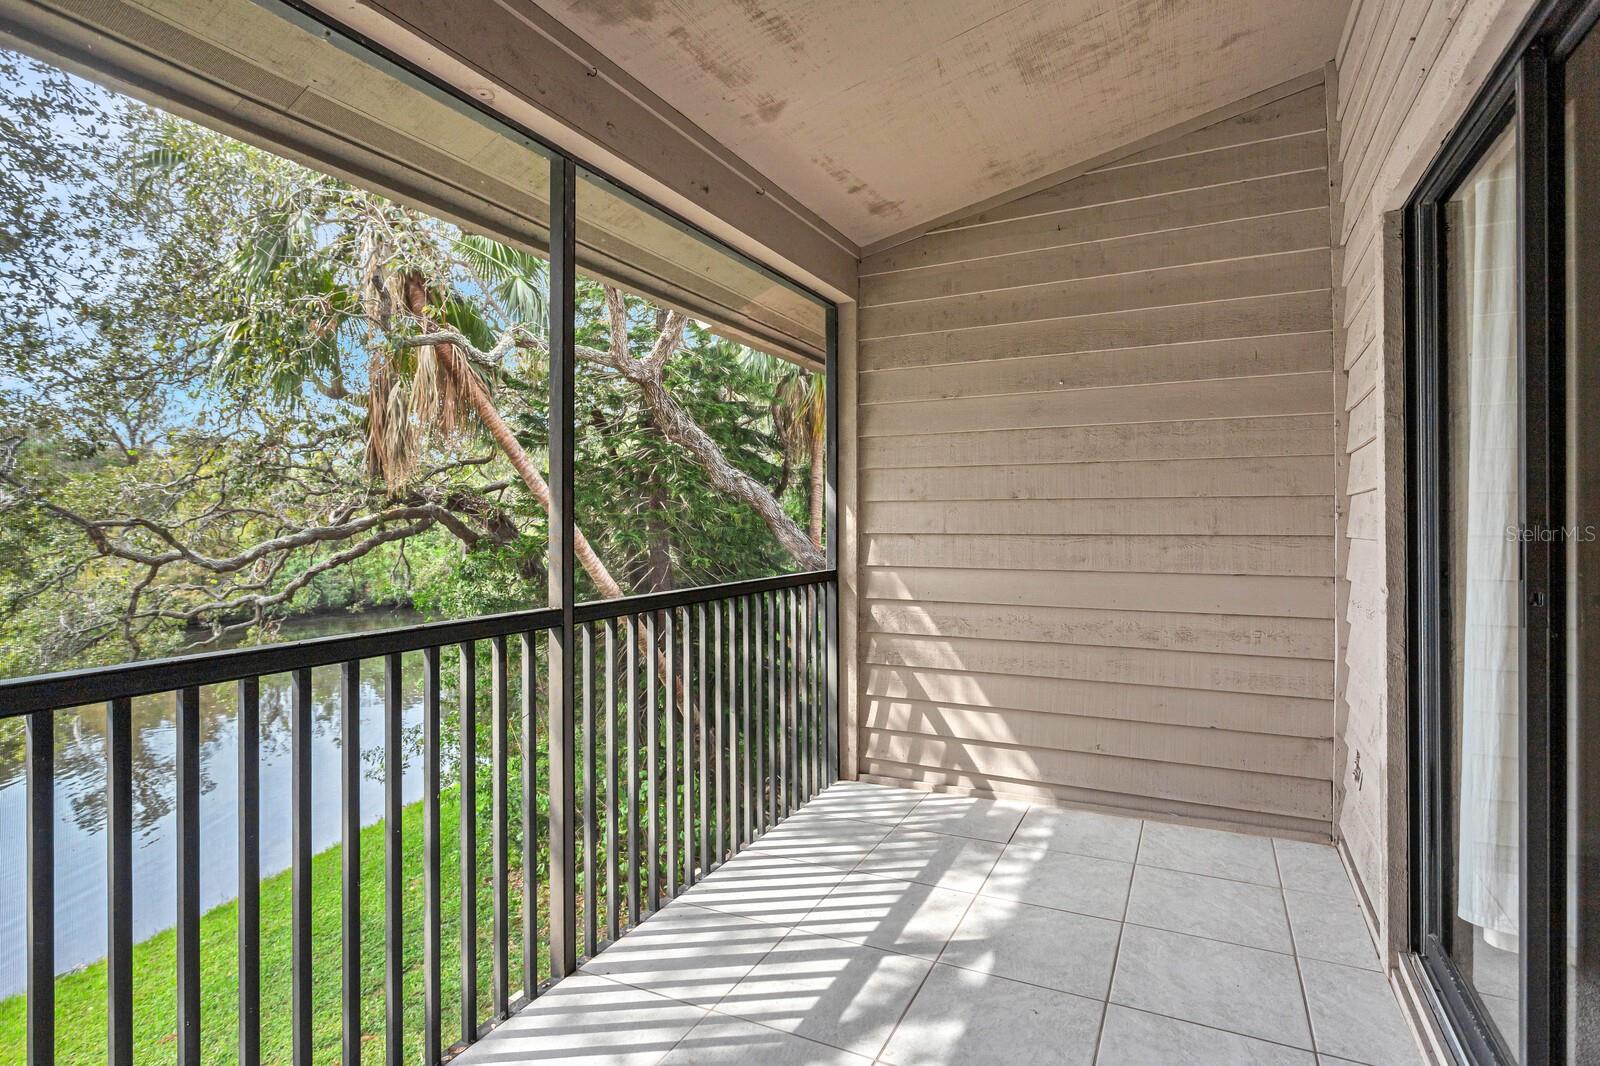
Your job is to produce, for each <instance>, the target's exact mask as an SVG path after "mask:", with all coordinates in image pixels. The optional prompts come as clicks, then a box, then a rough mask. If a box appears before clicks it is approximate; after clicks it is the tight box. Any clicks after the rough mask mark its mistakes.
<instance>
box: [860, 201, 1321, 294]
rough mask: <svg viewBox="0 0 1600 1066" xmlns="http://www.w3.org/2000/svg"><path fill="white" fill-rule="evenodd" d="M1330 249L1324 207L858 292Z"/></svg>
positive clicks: (951, 290)
mask: <svg viewBox="0 0 1600 1066" xmlns="http://www.w3.org/2000/svg"><path fill="white" fill-rule="evenodd" d="M1327 246H1328V209H1327V207H1326V206H1321V207H1312V208H1306V209H1303V210H1300V211H1289V212H1285V213H1281V214H1271V215H1263V216H1261V217H1259V218H1250V219H1244V220H1237V221H1236V220H1227V221H1223V222H1210V223H1201V224H1197V225H1193V226H1185V227H1181V228H1171V229H1162V230H1158V231H1156V232H1154V233H1141V234H1135V235H1132V236H1124V237H1114V238H1109V239H1106V240H1099V241H1087V242H1084V243H1081V244H1069V245H1062V246H1060V247H1056V248H1048V249H1045V250H1042V251H1035V252H1024V253H1018V254H1012V255H1005V256H1000V257H996V258H993V259H990V260H985V261H984V262H983V263H982V264H981V266H976V265H975V264H973V263H971V262H964V263H957V264H952V265H950V266H944V267H936V268H933V269H930V270H915V271H900V272H898V273H893V274H878V275H872V276H868V277H865V278H862V279H861V293H862V299H863V300H864V301H866V302H868V303H870V304H873V305H886V304H895V303H900V302H903V301H908V300H929V299H947V298H949V297H953V296H961V295H965V294H968V293H978V292H996V291H1001V290H1005V289H1010V288H1017V287H1020V286H1026V285H1043V284H1052V283H1057V282H1061V281H1065V280H1069V279H1073V278H1092V277H1104V276H1107V275H1119V274H1129V273H1133V272H1135V271H1138V270H1152V269H1157V268H1160V267H1174V266H1181V265H1184V264H1189V263H1204V262H1213V261H1218V260H1227V259H1243V258H1246V257H1249V256H1255V255H1265V254H1269V253H1279V252H1293V251H1300V250H1303V249H1306V248H1326V247H1327Z"/></svg>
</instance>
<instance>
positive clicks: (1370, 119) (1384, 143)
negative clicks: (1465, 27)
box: [1345, 0, 1463, 218]
mask: <svg viewBox="0 0 1600 1066" xmlns="http://www.w3.org/2000/svg"><path fill="white" fill-rule="evenodd" d="M1462 5H1463V0H1431V2H1426V3H1425V2H1422V0H1413V2H1411V3H1406V4H1404V5H1403V6H1404V8H1405V10H1406V12H1407V13H1408V15H1410V16H1411V20H1412V21H1411V23H1410V25H1409V27H1402V28H1401V29H1400V30H1398V31H1397V32H1396V33H1395V34H1394V35H1393V37H1392V39H1391V41H1390V42H1386V51H1387V52H1388V53H1389V55H1390V57H1391V61H1390V63H1389V65H1388V66H1387V67H1386V68H1385V69H1384V71H1383V74H1382V75H1380V77H1382V76H1386V78H1387V82H1388V84H1386V85H1384V86H1383V87H1382V89H1383V95H1384V98H1383V106H1382V108H1381V109H1380V110H1378V111H1377V112H1376V113H1375V115H1368V116H1365V117H1364V121H1363V122H1361V124H1360V129H1359V133H1358V135H1357V142H1356V144H1355V145H1353V146H1352V150H1351V157H1352V158H1353V159H1356V160H1358V161H1359V162H1358V163H1357V165H1356V166H1355V168H1354V169H1353V171H1352V172H1351V175H1350V186H1349V190H1348V193H1347V195H1346V198H1345V203H1346V204H1347V205H1348V206H1349V207H1350V208H1351V209H1352V210H1354V211H1355V212H1356V213H1357V214H1359V215H1362V216H1365V217H1368V218H1372V217H1373V216H1374V215H1375V214H1376V212H1369V211H1368V210H1367V208H1368V202H1369V200H1370V198H1371V196H1372V191H1373V188H1374V186H1375V183H1376V181H1377V175H1378V172H1379V171H1380V170H1381V168H1382V167H1383V165H1384V162H1385V161H1386V159H1387V157H1388V155H1389V152H1390V150H1391V149H1392V148H1393V146H1394V144H1395V140H1396V138H1397V137H1398V136H1399V133H1400V127H1401V125H1402V124H1403V123H1404V122H1405V121H1406V120H1407V118H1408V117H1409V112H1410V109H1411V105H1412V103H1413V102H1414V101H1416V100H1417V97H1418V94H1419V93H1420V92H1421V91H1422V87H1423V83H1424V81H1425V79H1426V74H1427V72H1428V71H1429V70H1430V69H1432V67H1433V66H1434V61H1435V59H1436V58H1437V56H1438V52H1439V49H1440V47H1441V45H1442V44H1443V43H1444V40H1445V36H1446V35H1447V34H1448V33H1449V32H1450V30H1451V29H1452V28H1453V27H1454V26H1455V24H1456V22H1457V20H1458V18H1459V15H1460V11H1461V8H1462ZM1419 20H1420V21H1419ZM1408 29H1409V32H1408ZM1408 59H1409V62H1408V61H1407V60H1408Z"/></svg>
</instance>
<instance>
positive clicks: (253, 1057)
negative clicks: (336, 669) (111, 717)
mask: <svg viewBox="0 0 1600 1066" xmlns="http://www.w3.org/2000/svg"><path fill="white" fill-rule="evenodd" d="M130 721H131V711H130ZM237 746H238V749H239V906H238V915H239V925H238V930H237V938H238V955H239V1062H240V1064H241V1066H248V1064H253V1063H257V1062H260V1061H261V680H260V678H255V677H247V678H243V679H242V680H240V682H239V727H238V745H237ZM130 750H131V745H130ZM130 862H131V858H130ZM132 888H133V886H132V878H131V876H130V877H129V884H128V890H129V893H130V895H131V893H132ZM129 925H130V928H129V930H128V937H129V941H130V943H129V954H130V956H131V954H132V944H131V941H132V935H133V931H132V928H131V926H132V913H131V911H130V914H129ZM130 966H131V964H130ZM132 981H133V973H132V970H131V969H130V970H129V973H128V988H129V990H130V991H129V996H128V1008H127V1009H128V1011H129V1016H128V1030H129V1034H130V1044H129V1051H128V1061H130V1062H131V1061H132V1058H133V1051H132V1044H131V1035H132V1029H133V1015H132V1011H133V998H132V991H131V990H132V987H133V986H132Z"/></svg>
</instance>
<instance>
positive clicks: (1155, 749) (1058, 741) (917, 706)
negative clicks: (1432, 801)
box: [866, 700, 1332, 779]
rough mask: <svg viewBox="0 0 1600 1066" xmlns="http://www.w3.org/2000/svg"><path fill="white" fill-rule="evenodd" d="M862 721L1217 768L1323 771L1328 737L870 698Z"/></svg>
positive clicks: (1317, 774) (1318, 774)
mask: <svg viewBox="0 0 1600 1066" xmlns="http://www.w3.org/2000/svg"><path fill="white" fill-rule="evenodd" d="M866 725H867V727H868V728H869V729H874V730H879V731H882V732H886V733H909V734H923V735H927V736H937V737H947V738H951V739H956V740H973V741H978V742H980V743H989V744H1005V745H1010V746H1020V747H1036V748H1045V749H1049V750H1052V751H1079V752H1093V753H1096V754H1103V755H1120V756H1124V757H1127V758H1135V759H1138V758H1144V759H1156V760H1158V761H1163V762H1185V763H1191V764H1194V765H1197V766H1211V767H1216V768H1218V769H1224V770H1249V771H1252V772H1257V773H1260V772H1266V773H1276V774H1285V775H1289V776H1293V777H1311V778H1324V779H1325V778H1326V777H1327V775H1328V767H1329V766H1330V765H1331V759H1332V741H1330V740H1326V739H1322V738H1312V737H1284V736H1272V735H1268V734H1262V733H1250V732H1235V731H1229V730H1221V729H1200V728H1194V727H1191V726H1181V725H1167V724H1164V723H1159V722H1136V721H1124V720H1118V719H1115V718H1085V717H1080V716H1077V715H1070V714H1050V713H1043V712H1038V711H1014V710H1013V711H996V710H993V709H991V708H981V707H960V706H956V705H952V704H941V703H927V702H923V701H920V700H873V701H872V703H871V705H870V706H869V707H868V710H867V721H866Z"/></svg>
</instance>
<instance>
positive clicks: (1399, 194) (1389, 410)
mask: <svg viewBox="0 0 1600 1066" xmlns="http://www.w3.org/2000/svg"><path fill="white" fill-rule="evenodd" d="M1532 6H1533V2H1532V0H1355V2H1354V3H1353V4H1352V5H1351V9H1350V15H1349V19H1348V21H1347V23H1346V25H1345V30H1344V35H1343V40H1342V41H1341V43H1340V46H1339V52H1338V55H1337V57H1336V65H1337V72H1338V73H1337V79H1336V84H1337V91H1336V92H1335V93H1334V95H1333V100H1332V102H1331V111H1332V112H1333V128H1334V129H1335V130H1336V131H1337V136H1336V137H1335V138H1334V144H1335V146H1336V148H1335V151H1334V160H1333V167H1332V174H1333V186H1334V190H1335V195H1334V203H1333V231H1334V234H1335V238H1334V253H1333V261H1334V308H1335V319H1334V326H1335V340H1336V347H1337V353H1338V365H1339V372H1340V375H1341V377H1342V387H1341V390H1340V391H1341V392H1342V394H1343V396H1342V403H1341V407H1342V411H1341V417H1342V421H1343V431H1342V433H1341V439H1340V441H1339V448H1340V451H1341V452H1343V453H1344V455H1345V456H1346V457H1347V458H1346V461H1345V463H1344V466H1345V467H1346V471H1345V472H1344V473H1343V474H1342V475H1341V483H1340V485H1339V491H1340V495H1341V502H1342V506H1343V507H1344V510H1345V512H1346V514H1347V516H1348V517H1347V521H1346V530H1345V537H1346V540H1345V541H1344V543H1343V544H1341V547H1340V552H1339V554H1340V557H1341V558H1340V567H1339V577H1340V580H1341V583H1342V584H1343V586H1344V588H1343V589H1342V590H1341V595H1340V601H1341V614H1342V618H1343V620H1344V622H1345V623H1346V624H1347V626H1348V638H1347V639H1346V640H1345V641H1344V642H1343V647H1342V653H1341V654H1342V663H1341V670H1340V691H1339V698H1340V701H1341V708H1342V711H1343V714H1342V727H1341V730H1340V736H1339V743H1340V746H1341V748H1342V749H1344V755H1343V758H1342V759H1341V760H1340V761H1341V763H1342V766H1341V770H1340V774H1341V777H1340V781H1339V793H1338V800H1339V802H1338V808H1337V809H1338V823H1337V827H1336V829H1337V832H1338V835H1339V837H1340V838H1341V840H1342V841H1343V842H1344V844H1345V846H1346V848H1347V850H1348V852H1349V854H1350V859H1351V864H1352V867H1353V869H1354V872H1355V874H1356V877H1357V880H1358V881H1359V882H1360V883H1361V885H1362V888H1363V889H1364V890H1365V893H1366V895H1367V898H1368V902H1369V905H1370V906H1371V907H1372V910H1373V914H1374V918H1375V920H1376V921H1377V923H1378V925H1379V928H1380V932H1381V933H1382V934H1383V936H1384V938H1385V940H1386V941H1389V942H1391V943H1393V942H1396V941H1395V937H1394V934H1395V932H1396V927H1397V926H1398V925H1399V924H1400V923H1402V922H1403V920H1404V910H1405V908H1404V900H1403V898H1399V897H1403V892H1401V891H1399V889H1400V882H1399V880H1398V879H1397V878H1396V876H1394V875H1395V873H1397V871H1396V870H1394V869H1393V866H1394V864H1396V863H1403V862H1404V860H1405V833H1406V814H1405V782H1406V776H1405V771H1406V766H1405V760H1406V744H1405V735H1406V723H1405V721H1404V719H1403V717H1402V716H1401V713H1400V712H1401V710H1402V709H1403V708H1404V706H1405V699H1406V696H1405V688H1404V683H1403V682H1404V664H1405V655H1406V637H1405V619H1404V617H1403V614H1404V612H1403V597H1404V595H1405V586H1404V584H1403V581H1404V577H1405V558H1404V544H1403V543H1402V542H1401V538H1402V536H1403V530H1404V519H1405V514H1404V495H1403V489H1404V486H1403V482H1402V479H1403V465H1402V458H1403V447H1402V445H1403V442H1404V436H1403V434H1404V427H1403V422H1402V416H1403V400H1404V389H1403V383H1402V380H1401V379H1402V378H1403V371H1404V353H1403V351H1401V350H1400V348H1401V345H1402V343H1403V333H1402V327H1403V324H1404V315H1403V307H1402V306H1401V304H1402V299H1401V297H1402V286H1403V279H1402V276H1401V273H1400V269H1401V264H1400V262H1399V256H1400V251H1399V245H1398V239H1397V232H1398V231H1397V229H1396V226H1397V220H1395V219H1393V218H1390V219H1388V221H1387V223H1386V216H1387V215H1389V214H1390V213H1391V212H1394V211H1396V210H1398V209H1400V208H1402V207H1403V206H1404V205H1405V203H1406V201H1407V200H1408V199H1409V197H1410V195H1411V191H1412V189H1413V188H1414V187H1415V185H1416V182H1417V179H1418V178H1419V177H1420V176H1421V174H1422V172H1423V170H1424V169H1425V168H1426V167H1427V166H1428V164H1429V163H1430V162H1431V160H1432V159H1433V156H1434V154H1435V153H1436V152H1437V150H1438V146H1439V144H1440V142H1441V141H1442V140H1443V139H1444V138H1445V137H1446V136H1447V135H1448V134H1449V132H1450V130H1451V129H1452V128H1453V127H1454V126H1455V124H1456V123H1457V121H1459V117H1460V116H1461V115H1462V113H1463V112H1465V111H1466V108H1467V105H1468V104H1469V103H1470V102H1471V100H1472V97H1473V94H1474V93H1476V91H1477V89H1478V86H1479V85H1480V84H1481V82H1482V79H1483V78H1484V76H1485V75H1486V74H1487V72H1488V71H1489V69H1490V68H1492V66H1493V65H1494V63H1495V62H1496V61H1497V60H1498V58H1499V56H1500V54H1501V52H1502V51H1504V49H1505V48H1506V46H1507V44H1508V43H1509V41H1510V39H1511V36H1512V35H1513V34H1514V32H1515V30H1516V28H1517V26H1518V25H1519V24H1520V23H1521V22H1522V20H1523V19H1524V18H1525V17H1526V16H1527V13H1528V12H1529V11H1530V10H1531V8H1532ZM1386 225H1387V227H1388V230H1389V235H1388V238H1387V239H1386V237H1385V229H1386ZM1386 276H1387V279H1388V280H1387V282H1386V280H1385V279H1386Z"/></svg>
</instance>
